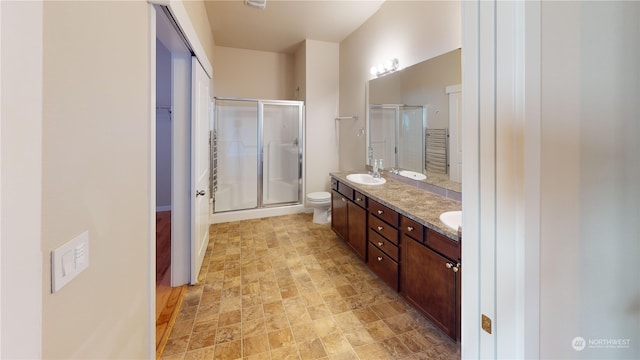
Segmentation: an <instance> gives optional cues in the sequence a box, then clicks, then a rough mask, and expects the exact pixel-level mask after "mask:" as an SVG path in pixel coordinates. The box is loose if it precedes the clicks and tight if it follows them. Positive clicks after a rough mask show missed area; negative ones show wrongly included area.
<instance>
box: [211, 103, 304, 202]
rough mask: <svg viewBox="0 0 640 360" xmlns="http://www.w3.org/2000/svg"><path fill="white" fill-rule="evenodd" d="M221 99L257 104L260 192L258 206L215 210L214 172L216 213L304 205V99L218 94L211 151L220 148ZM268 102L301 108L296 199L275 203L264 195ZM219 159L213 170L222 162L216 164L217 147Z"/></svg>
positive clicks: (257, 189) (214, 180)
mask: <svg viewBox="0 0 640 360" xmlns="http://www.w3.org/2000/svg"><path fill="white" fill-rule="evenodd" d="M218 101H238V102H247V103H255V104H256V105H257V119H256V122H257V140H256V145H257V150H256V157H257V161H256V175H257V179H256V180H257V181H256V192H257V199H256V206H253V207H243V208H239V209H227V210H222V211H215V207H216V206H215V202H216V191H215V190H217V183H216V181H217V179H214V178H213V175H212V179H211V182H212V188H213V189H214V191H212V192H211V194H212V195H211V197H212V200H213V213H214V214H222V213H231V212H238V211H245V210H256V209H267V208H275V207H282V206H290V205H301V204H302V203H303V201H302V200H303V191H304V189H303V174H304V172H303V171H304V156H303V152H304V124H305V118H304V113H305V105H304V102H303V101H296V100H267V99H252V98H234V97H215V98H214V101H213V107H214V119H213V134H212V139H214V140H212V143H211V147H212V153H213V152H214V150H213V149H214V148H215V147H217V144H216V141H217V140H218V139H217V138H218V137H219V136H220V135H219V133H218V129H219V121H220V119H219V118H218V109H217V108H218V104H217V102H218ZM269 105H275V106H287V105H290V106H296V107H297V108H298V110H297V113H298V123H297V126H298V131H297V138H296V139H295V140H296V141H297V144H296V145H297V174H298V175H297V179H296V181H297V199H296V200H293V201H282V202H275V203H266V202H265V197H264V186H265V178H264V176H265V169H264V166H265V154H264V153H265V151H264V145H265V144H264V140H265V139H264V128H265V127H264V120H265V119H264V109H265V106H269ZM215 152H216V159H215V160H212V171H211V173H212V174H213V173H216V174H217V173H218V171H217V170H218V166H219V164H217V161H218V159H217V157H218V156H219V151H218V150H217V149H216V150H215Z"/></svg>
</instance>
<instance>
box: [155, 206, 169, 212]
mask: <svg viewBox="0 0 640 360" xmlns="http://www.w3.org/2000/svg"><path fill="white" fill-rule="evenodd" d="M161 211H171V205H162V206H156V212H161Z"/></svg>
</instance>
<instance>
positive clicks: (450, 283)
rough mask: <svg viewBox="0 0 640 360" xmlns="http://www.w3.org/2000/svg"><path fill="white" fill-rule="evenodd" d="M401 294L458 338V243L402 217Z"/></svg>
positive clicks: (459, 273)
mask: <svg viewBox="0 0 640 360" xmlns="http://www.w3.org/2000/svg"><path fill="white" fill-rule="evenodd" d="M401 229H402V231H401V233H402V235H401V236H402V240H401V241H402V295H403V296H404V298H405V299H406V300H407V301H408V302H409V303H411V304H412V305H413V306H415V307H416V309H418V310H419V311H420V312H422V313H423V314H424V315H425V316H426V317H427V318H428V319H429V320H431V321H432V322H433V323H434V324H435V325H436V326H438V327H439V328H440V329H442V331H444V332H445V333H446V334H447V335H449V336H450V337H451V338H453V339H458V338H459V336H460V330H459V328H460V325H459V324H460V276H461V267H460V264H459V262H460V244H459V243H458V242H456V241H453V240H451V239H448V238H446V237H444V236H442V235H440V234H438V233H436V232H434V231H432V230H429V229H425V228H424V227H423V226H422V225H419V224H417V223H415V222H414V221H413V220H411V219H407V218H405V217H404V216H403V217H402V225H401Z"/></svg>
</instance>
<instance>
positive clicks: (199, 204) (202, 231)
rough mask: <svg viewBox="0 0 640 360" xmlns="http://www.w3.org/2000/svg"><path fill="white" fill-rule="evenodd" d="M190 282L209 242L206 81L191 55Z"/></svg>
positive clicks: (194, 281)
mask: <svg viewBox="0 0 640 360" xmlns="http://www.w3.org/2000/svg"><path fill="white" fill-rule="evenodd" d="M191 74H192V76H191V99H192V100H191V175H192V176H191V284H196V283H197V282H198V273H199V272H200V267H201V266H202V261H203V259H204V254H205V252H206V251H207V245H208V244H209V194H208V192H209V191H208V190H209V154H210V153H209V123H210V121H209V119H210V113H209V111H210V101H209V82H210V78H209V76H208V75H207V73H206V72H205V71H204V69H203V68H202V66H201V65H200V63H199V62H198V59H197V58H196V57H195V56H194V57H192V58H191Z"/></svg>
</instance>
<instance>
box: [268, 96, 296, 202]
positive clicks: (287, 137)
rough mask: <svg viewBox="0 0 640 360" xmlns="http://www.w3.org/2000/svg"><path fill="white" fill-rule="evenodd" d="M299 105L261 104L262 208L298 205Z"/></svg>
mask: <svg viewBox="0 0 640 360" xmlns="http://www.w3.org/2000/svg"><path fill="white" fill-rule="evenodd" d="M301 117H302V105H301V104H291V103H289V104H287V103H278V102H267V101H264V102H262V127H261V129H262V157H263V160H262V177H261V178H262V188H261V189H262V196H261V198H262V205H263V206H270V205H280V204H287V203H298V202H300V196H301V194H300V189H301V186H300V183H301V177H302V167H301V161H300V160H301V156H302V153H301V144H300V139H301V138H302V129H301V126H300V125H301V121H300V119H301Z"/></svg>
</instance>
